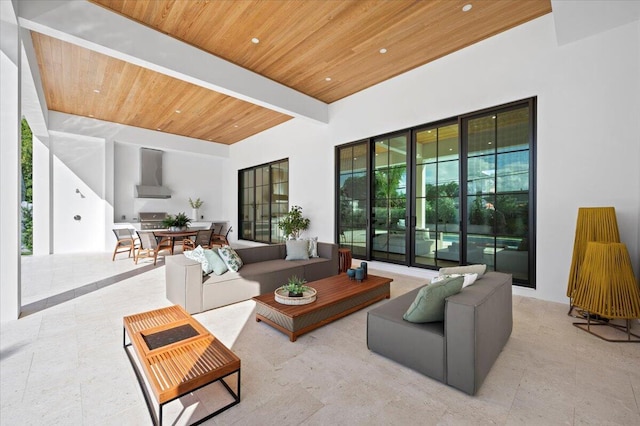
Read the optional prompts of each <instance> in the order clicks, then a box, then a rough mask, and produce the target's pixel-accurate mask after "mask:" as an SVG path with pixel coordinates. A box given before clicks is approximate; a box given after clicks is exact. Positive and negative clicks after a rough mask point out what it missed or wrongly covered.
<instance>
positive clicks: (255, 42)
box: [251, 37, 260, 44]
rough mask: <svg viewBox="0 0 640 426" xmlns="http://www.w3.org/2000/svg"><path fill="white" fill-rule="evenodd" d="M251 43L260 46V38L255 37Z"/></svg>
mask: <svg viewBox="0 0 640 426" xmlns="http://www.w3.org/2000/svg"><path fill="white" fill-rule="evenodd" d="M251 43H253V44H258V43H260V39H259V38H258V37H254V38H252V39H251Z"/></svg>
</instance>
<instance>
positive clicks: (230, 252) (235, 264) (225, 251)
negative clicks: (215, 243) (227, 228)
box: [218, 246, 243, 272]
mask: <svg viewBox="0 0 640 426" xmlns="http://www.w3.org/2000/svg"><path fill="white" fill-rule="evenodd" d="M218 254H219V255H220V257H221V258H222V260H223V261H224V263H225V265H227V268H229V270H231V271H233V272H238V271H239V270H240V268H242V265H243V264H242V259H240V256H239V255H238V253H236V251H235V250H234V249H232V248H231V247H229V246H223V247H220V248H219V249H218Z"/></svg>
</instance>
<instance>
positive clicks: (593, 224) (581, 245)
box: [567, 207, 620, 315]
mask: <svg viewBox="0 0 640 426" xmlns="http://www.w3.org/2000/svg"><path fill="white" fill-rule="evenodd" d="M589 241H596V242H603V243H619V242H620V233H619V231H618V221H617V219H616V210H615V208H614V207H580V208H579V209H578V221H577V224H576V235H575V239H574V242H573V257H572V259H571V269H570V270H569V282H568V284H567V297H568V298H569V305H570V307H569V315H571V311H572V310H573V307H574V305H575V303H574V302H573V298H574V293H575V290H576V286H577V284H578V275H579V272H580V268H581V266H582V264H583V261H584V254H585V250H586V248H587V243H588V242H589Z"/></svg>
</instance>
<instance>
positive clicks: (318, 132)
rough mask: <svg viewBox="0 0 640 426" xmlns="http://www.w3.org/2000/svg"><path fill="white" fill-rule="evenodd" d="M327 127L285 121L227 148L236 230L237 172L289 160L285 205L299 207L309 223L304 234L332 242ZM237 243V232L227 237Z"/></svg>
mask: <svg viewBox="0 0 640 426" xmlns="http://www.w3.org/2000/svg"><path fill="white" fill-rule="evenodd" d="M328 140H329V134H328V125H325V124H315V123H312V122H310V121H304V120H300V119H293V120H289V121H287V122H286V123H284V124H281V125H279V126H277V127H274V128H272V129H270V130H268V131H266V132H263V133H261V134H260V136H259V137H252V138H250V139H247V140H245V141H243V142H240V143H236V144H234V145H231V170H232V172H231V173H229V185H227V187H229V188H230V190H229V192H228V195H227V199H228V200H229V201H230V202H229V204H228V208H229V209H230V213H229V218H230V220H231V223H232V226H233V227H234V229H235V230H239V229H240V228H239V227H238V208H237V206H238V194H237V190H236V188H237V186H238V170H241V169H244V168H247V167H252V166H257V165H260V164H263V163H268V162H271V161H275V160H281V159H284V158H288V159H289V206H293V205H299V206H301V207H302V213H303V214H304V216H305V217H308V218H309V219H310V220H311V224H310V226H309V229H308V230H307V231H305V235H308V236H318V238H319V239H320V240H321V241H333V223H334V217H333V216H334V209H333V205H334V200H333V181H334V178H333V173H334V172H333V156H334V152H333V149H332V148H331V146H330V144H329V143H328ZM229 237H230V240H232V241H233V240H237V237H238V232H235V233H233V234H231V235H229Z"/></svg>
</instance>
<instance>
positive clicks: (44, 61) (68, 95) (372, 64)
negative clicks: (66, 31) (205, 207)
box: [32, 0, 551, 144]
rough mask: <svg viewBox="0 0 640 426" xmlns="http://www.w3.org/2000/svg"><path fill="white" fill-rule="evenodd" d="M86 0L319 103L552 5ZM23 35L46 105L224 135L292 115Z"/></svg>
mask: <svg viewBox="0 0 640 426" xmlns="http://www.w3.org/2000/svg"><path fill="white" fill-rule="evenodd" d="M93 2H94V3H96V4H99V5H101V6H103V7H105V8H107V9H110V10H112V11H114V12H116V13H119V14H122V15H124V16H126V17H128V18H130V19H132V20H134V21H137V22H139V23H141V24H144V25H147V26H149V27H151V28H154V29H156V30H158V31H161V32H163V33H166V34H168V35H170V36H172V37H174V38H176V39H179V40H181V41H184V42H185V43H188V44H190V45H193V46H196V47H198V48H200V49H202V50H204V51H206V52H209V53H211V54H213V55H216V56H218V57H221V58H223V59H225V60H227V61H230V62H232V63H234V64H236V65H239V66H241V67H244V68H247V69H249V70H251V71H253V72H256V73H258V74H261V75H263V76H265V77H268V78H270V79H272V80H275V81H277V82H280V83H282V84H284V85H285V86H288V87H290V88H293V89H295V90H297V91H300V92H302V93H305V94H307V95H309V96H312V97H314V98H316V99H319V100H321V101H323V102H326V103H331V102H334V101H336V100H339V99H342V98H344V97H347V96H349V95H352V94H354V93H356V92H359V91H361V90H363V89H366V88H368V87H371V86H373V85H375V84H377V83H380V82H382V81H384V80H387V79H389V78H391V77H394V76H396V75H398V74H401V73H404V72H406V71H409V70H411V69H413V68H416V67H418V66H421V65H423V64H426V63H428V62H431V61H433V60H435V59H438V58H440V57H442V56H445V55H447V54H449V53H452V52H454V51H456V50H459V49H462V48H464V47H467V46H469V45H471V44H474V43H476V42H478V41H480V40H483V39H486V38H488V37H491V36H493V35H495V34H498V33H500V32H503V31H505V30H508V29H510V28H513V27H515V26H517V25H520V24H522V23H524V22H527V21H530V20H532V19H534V18H537V17H539V16H542V15H544V14H547V13H549V12H551V3H550V0H483V1H479V0H460V1H459V0H434V1H413V0H394V1H384V0H323V1H302V0H277V1H276V0H266V1H259V0H216V1H180V0H178V1H175V0H93ZM465 4H471V5H472V6H473V8H472V9H471V10H470V11H469V12H463V11H462V7H463V6H464V5H465ZM32 34H33V39H34V47H35V50H36V54H37V57H38V62H39V65H40V71H41V74H42V77H43V78H42V79H43V86H44V88H45V95H46V98H47V104H48V107H49V109H51V110H56V111H62V112H67V113H70V114H76V115H82V116H93V117H95V118H100V119H102V120H106V121H113V122H117V123H123V124H128V125H132V126H138V127H143V128H148V129H153V130H156V129H161V131H164V132H168V133H174V134H179V135H184V136H190V137H194V138H198V139H202V140H212V141H215V142H220V143H225V144H232V143H235V142H238V141H240V140H242V139H245V138H247V137H248V136H251V135H254V134H256V133H259V132H261V131H263V130H266V129H268V128H270V127H273V126H276V125H278V124H280V123H283V122H285V121H287V120H289V119H290V118H291V117H290V116H287V115H285V114H282V113H279V112H275V111H271V110H269V109H266V108H263V107H259V106H256V105H253V104H250V103H248V102H245V101H241V100H238V99H235V98H231V97H229V96H226V95H222V94H219V93H216V92H213V91H211V90H208V89H204V88H202V87H199V86H195V85H193V84H190V83H187V82H184V81H180V80H177V79H175V78H172V77H168V76H165V75H162V74H159V73H156V72H153V71H150V70H148V69H144V68H141V67H138V66H135V65H132V64H129V63H126V62H123V61H120V60H117V59H114V58H111V57H107V56H104V55H101V54H98V53H96V52H93V51H89V50H86V49H83V48H80V47H77V46H74V45H71V44H68V43H65V42H62V41H59V40H56V39H53V38H50V37H47V36H43V35H39V34H37V33H32ZM253 38H257V39H259V43H257V44H256V43H253V42H252V41H251V40H252V39H253ZM381 49H386V53H380V52H381ZM94 90H100V93H95V92H94ZM176 110H179V111H181V112H180V113H177V112H176ZM236 126H237V127H236Z"/></svg>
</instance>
